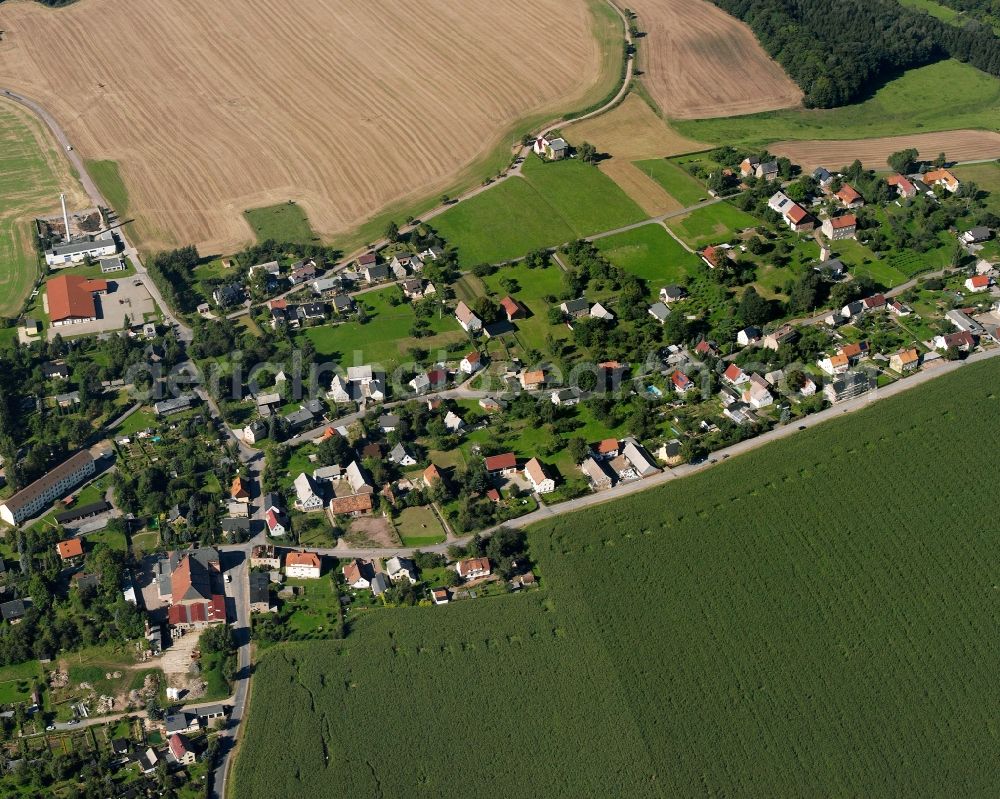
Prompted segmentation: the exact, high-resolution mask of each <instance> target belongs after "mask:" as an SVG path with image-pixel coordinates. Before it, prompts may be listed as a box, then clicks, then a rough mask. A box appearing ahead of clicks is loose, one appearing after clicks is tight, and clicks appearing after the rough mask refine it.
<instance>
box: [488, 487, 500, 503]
mask: <svg viewBox="0 0 1000 799" xmlns="http://www.w3.org/2000/svg"><path fill="white" fill-rule="evenodd" d="M486 497H487V499H489V500H491V501H493V502H499V501H500V492H499V491H497V490H496V489H495V488H491V489H490V490H489V491H487V492H486Z"/></svg>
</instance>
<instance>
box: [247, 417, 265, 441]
mask: <svg viewBox="0 0 1000 799" xmlns="http://www.w3.org/2000/svg"><path fill="white" fill-rule="evenodd" d="M265 438H267V425H266V424H264V423H263V422H261V421H254V422H250V424H248V425H247V426H246V427H244V428H243V440H244V441H245V442H246V443H247V444H249V445H250V446H253V445H254V444H256V443H257V442H258V441H262V440H263V439H265Z"/></svg>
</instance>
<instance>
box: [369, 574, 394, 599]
mask: <svg viewBox="0 0 1000 799" xmlns="http://www.w3.org/2000/svg"><path fill="white" fill-rule="evenodd" d="M391 585H392V583H390V582H389V578H388V577H386V576H385V574H384V573H383V572H379V573H378V574H376V575H375V576H374V577H372V583H371V589H372V595H374V596H382V594H384V593H385V592H386V591H388V590H389V587H390V586H391Z"/></svg>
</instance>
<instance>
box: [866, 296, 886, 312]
mask: <svg viewBox="0 0 1000 799" xmlns="http://www.w3.org/2000/svg"><path fill="white" fill-rule="evenodd" d="M861 305H862V306H864V309H865V310H866V311H880V310H882V309H883V308H885V295H884V294H872V296H870V297H865V298H864V299H863V300H862V301H861Z"/></svg>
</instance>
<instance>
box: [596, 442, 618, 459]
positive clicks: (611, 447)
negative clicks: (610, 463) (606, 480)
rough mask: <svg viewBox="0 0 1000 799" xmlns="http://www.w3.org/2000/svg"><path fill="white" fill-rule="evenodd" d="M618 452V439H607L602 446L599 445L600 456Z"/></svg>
mask: <svg viewBox="0 0 1000 799" xmlns="http://www.w3.org/2000/svg"><path fill="white" fill-rule="evenodd" d="M617 451H618V439H617V438H606V439H604V440H603V441H602V442H601V443H600V444H598V445H597V452H598V454H599V455H608V454H610V453H612V452H617Z"/></svg>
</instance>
